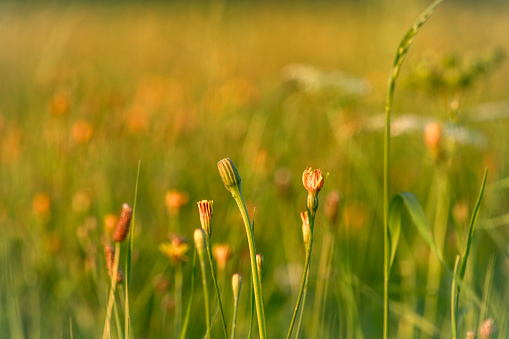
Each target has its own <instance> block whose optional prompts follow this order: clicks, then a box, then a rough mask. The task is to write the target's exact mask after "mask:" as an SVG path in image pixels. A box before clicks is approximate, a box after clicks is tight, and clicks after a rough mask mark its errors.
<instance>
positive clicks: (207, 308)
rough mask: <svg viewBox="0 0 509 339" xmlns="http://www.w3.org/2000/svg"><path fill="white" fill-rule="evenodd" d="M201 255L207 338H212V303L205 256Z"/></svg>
mask: <svg viewBox="0 0 509 339" xmlns="http://www.w3.org/2000/svg"><path fill="white" fill-rule="evenodd" d="M199 257H200V268H201V282H202V285H203V301H204V303H205V318H206V319H205V321H206V323H207V338H208V339H210V304H209V292H208V290H207V276H206V269H205V260H203V256H199Z"/></svg>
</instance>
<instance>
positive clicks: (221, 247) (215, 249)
mask: <svg viewBox="0 0 509 339" xmlns="http://www.w3.org/2000/svg"><path fill="white" fill-rule="evenodd" d="M212 253H213V254H214V258H215V259H216V262H217V267H218V268H219V270H221V271H224V270H225V268H226V264H227V263H228V260H230V257H231V255H232V249H231V247H230V245H228V244H217V245H214V246H212Z"/></svg>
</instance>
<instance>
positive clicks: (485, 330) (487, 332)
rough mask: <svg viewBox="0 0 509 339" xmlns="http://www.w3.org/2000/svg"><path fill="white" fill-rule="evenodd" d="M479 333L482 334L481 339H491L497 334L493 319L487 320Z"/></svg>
mask: <svg viewBox="0 0 509 339" xmlns="http://www.w3.org/2000/svg"><path fill="white" fill-rule="evenodd" d="M479 332H480V334H481V339H490V338H492V336H493V333H495V322H494V321H493V319H492V318H488V319H486V320H485V321H484V322H483V323H482V325H481V328H480V329H479Z"/></svg>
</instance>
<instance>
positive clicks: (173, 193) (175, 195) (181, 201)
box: [165, 190, 189, 215]
mask: <svg viewBox="0 0 509 339" xmlns="http://www.w3.org/2000/svg"><path fill="white" fill-rule="evenodd" d="M188 201H189V195H188V194H187V193H185V192H179V191H177V190H170V191H168V192H166V195H165V202H166V208H168V212H169V213H170V214H173V215H178V214H179V212H180V209H181V208H182V207H183V206H184V205H185V204H187V202H188Z"/></svg>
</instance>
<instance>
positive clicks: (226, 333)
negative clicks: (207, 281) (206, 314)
mask: <svg viewBox="0 0 509 339" xmlns="http://www.w3.org/2000/svg"><path fill="white" fill-rule="evenodd" d="M206 237H207V256H208V258H209V264H210V271H211V275H212V280H213V281H214V287H215V289H216V296H217V301H218V302H219V310H220V311H221V320H222V323H223V331H224V337H225V338H226V339H228V330H227V329H226V320H225V318H224V311H223V304H222V303H221V294H220V293H219V286H218V285H217V279H216V269H215V266H214V260H212V243H211V241H210V236H209V235H208V234H206Z"/></svg>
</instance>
